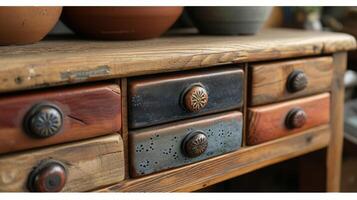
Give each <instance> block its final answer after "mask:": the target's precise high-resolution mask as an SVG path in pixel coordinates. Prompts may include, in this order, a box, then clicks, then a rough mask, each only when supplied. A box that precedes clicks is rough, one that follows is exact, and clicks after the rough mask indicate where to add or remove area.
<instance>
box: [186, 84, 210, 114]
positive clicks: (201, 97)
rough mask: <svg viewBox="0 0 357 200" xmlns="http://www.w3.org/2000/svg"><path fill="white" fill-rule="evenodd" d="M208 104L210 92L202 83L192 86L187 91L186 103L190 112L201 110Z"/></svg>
mask: <svg viewBox="0 0 357 200" xmlns="http://www.w3.org/2000/svg"><path fill="white" fill-rule="evenodd" d="M207 104H208V92H207V90H206V89H205V88H204V87H203V86H200V85H195V86H192V87H190V88H189V89H188V91H187V92H186V93H185V97H184V105H185V108H186V109H187V110H188V111H190V112H199V111H200V110H202V109H203V108H205V107H206V105H207Z"/></svg>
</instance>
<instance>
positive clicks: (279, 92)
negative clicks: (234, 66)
mask: <svg viewBox="0 0 357 200" xmlns="http://www.w3.org/2000/svg"><path fill="white" fill-rule="evenodd" d="M332 60H333V59H332V57H319V58H306V59H299V60H292V61H279V62H271V63H261V64H252V66H251V68H250V70H251V71H250V72H251V73H252V74H251V77H252V78H251V84H250V88H249V90H250V91H249V96H250V98H248V99H250V102H249V104H250V105H262V104H267V103H273V102H278V101H282V100H286V99H292V98H296V97H302V96H306V95H311V94H317V93H320V92H324V91H329V90H330V87H331V81H332V73H333V65H332Z"/></svg>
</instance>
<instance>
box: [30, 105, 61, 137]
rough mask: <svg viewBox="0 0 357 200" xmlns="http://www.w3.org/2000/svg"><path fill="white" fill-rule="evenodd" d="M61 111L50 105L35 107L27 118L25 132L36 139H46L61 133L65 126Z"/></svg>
mask: <svg viewBox="0 0 357 200" xmlns="http://www.w3.org/2000/svg"><path fill="white" fill-rule="evenodd" d="M62 116H63V115H62V112H61V110H60V109H59V108H58V107H57V106H55V105H53V104H50V103H41V104H38V105H35V106H33V108H32V109H31V110H30V111H29V112H28V113H27V116H26V117H25V122H24V125H25V130H26V132H27V133H28V134H30V135H31V136H35V137H40V138H46V137H50V136H53V135H56V134H57V133H59V132H60V131H61V128H62V124H63V117H62Z"/></svg>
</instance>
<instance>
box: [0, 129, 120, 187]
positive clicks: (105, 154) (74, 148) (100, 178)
mask: <svg viewBox="0 0 357 200" xmlns="http://www.w3.org/2000/svg"><path fill="white" fill-rule="evenodd" d="M49 158H51V159H55V160H58V161H60V162H62V163H64V165H65V167H66V170H67V174H68V177H67V182H66V184H65V186H64V188H63V190H62V191H65V192H69V191H73V192H80V191H88V190H94V189H97V188H100V187H104V186H108V185H110V184H114V183H118V182H120V181H121V180H123V179H124V154H123V141H122V139H121V137H120V135H118V134H113V135H109V136H102V137H98V138H95V139H89V140H84V141H81V142H73V143H68V144H63V145H57V146H53V147H49V148H43V149H37V150H31V151H26V152H21V153H15V154H8V155H4V156H1V157H0V191H2V192H21V191H28V190H27V187H26V184H27V178H28V175H29V173H30V172H31V171H32V169H33V168H34V167H35V166H37V165H38V164H39V162H40V161H41V160H43V159H49Z"/></svg>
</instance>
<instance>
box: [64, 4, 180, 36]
mask: <svg viewBox="0 0 357 200" xmlns="http://www.w3.org/2000/svg"><path fill="white" fill-rule="evenodd" d="M182 10H183V8H182V7H65V8H64V10H63V16H62V19H63V21H64V23H65V24H66V25H68V26H69V27H70V28H71V29H72V30H73V31H74V32H76V33H77V34H79V35H83V36H85V37H89V38H96V39H110V40H137V39H147V38H154V37H159V36H160V35H161V34H163V33H164V32H165V31H167V30H168V29H169V28H170V26H171V25H173V24H174V22H175V21H176V20H177V19H178V17H179V16H180V15H181V13H182Z"/></svg>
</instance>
